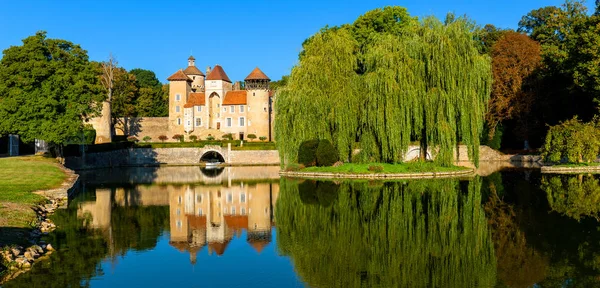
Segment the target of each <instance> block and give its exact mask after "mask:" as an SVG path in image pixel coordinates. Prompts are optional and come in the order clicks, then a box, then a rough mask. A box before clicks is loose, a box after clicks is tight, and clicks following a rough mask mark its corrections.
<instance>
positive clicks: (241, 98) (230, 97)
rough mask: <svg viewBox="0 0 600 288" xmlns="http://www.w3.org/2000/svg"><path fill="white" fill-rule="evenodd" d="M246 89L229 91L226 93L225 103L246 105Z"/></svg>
mask: <svg viewBox="0 0 600 288" xmlns="http://www.w3.org/2000/svg"><path fill="white" fill-rule="evenodd" d="M246 94H247V93H246V90H235V91H229V92H227V94H225V98H224V99H223V105H246Z"/></svg>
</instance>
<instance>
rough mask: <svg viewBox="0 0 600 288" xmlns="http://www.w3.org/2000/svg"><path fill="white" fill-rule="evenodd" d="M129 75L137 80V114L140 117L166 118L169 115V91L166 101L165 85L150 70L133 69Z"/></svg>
mask: <svg viewBox="0 0 600 288" xmlns="http://www.w3.org/2000/svg"><path fill="white" fill-rule="evenodd" d="M129 73H131V74H133V75H134V76H135V79H136V83H137V87H138V89H139V91H138V97H137V102H136V112H137V115H138V116H140V117H164V116H167V115H168V89H167V95H166V96H167V98H166V99H165V97H164V96H165V95H164V91H163V85H162V84H161V83H160V81H159V80H158V78H156V74H154V72H152V71H150V70H145V69H140V68H136V69H132V70H131V71H129Z"/></svg>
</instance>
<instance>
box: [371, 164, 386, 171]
mask: <svg viewBox="0 0 600 288" xmlns="http://www.w3.org/2000/svg"><path fill="white" fill-rule="evenodd" d="M368 169H369V171H371V172H383V166H381V165H369V168H368Z"/></svg>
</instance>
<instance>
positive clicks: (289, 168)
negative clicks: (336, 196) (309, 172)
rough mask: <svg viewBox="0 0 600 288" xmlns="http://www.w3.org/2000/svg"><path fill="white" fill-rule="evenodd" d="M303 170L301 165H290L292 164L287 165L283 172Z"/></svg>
mask: <svg viewBox="0 0 600 288" xmlns="http://www.w3.org/2000/svg"><path fill="white" fill-rule="evenodd" d="M304 168H305V167H304V165H302V164H296V163H292V164H290V165H288V166H287V167H285V171H300V170H302V169H304Z"/></svg>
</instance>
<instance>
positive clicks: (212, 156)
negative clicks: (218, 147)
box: [200, 151, 225, 164]
mask: <svg viewBox="0 0 600 288" xmlns="http://www.w3.org/2000/svg"><path fill="white" fill-rule="evenodd" d="M200 162H203V163H207V164H217V163H225V158H223V156H222V155H221V154H219V152H216V151H208V152H206V153H204V155H202V157H200Z"/></svg>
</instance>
